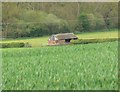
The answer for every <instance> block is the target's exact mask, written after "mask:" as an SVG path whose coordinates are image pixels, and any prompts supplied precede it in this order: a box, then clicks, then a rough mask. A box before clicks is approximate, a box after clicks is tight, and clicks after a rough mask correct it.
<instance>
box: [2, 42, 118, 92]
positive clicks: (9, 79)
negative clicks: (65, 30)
mask: <svg viewBox="0 0 120 92" xmlns="http://www.w3.org/2000/svg"><path fill="white" fill-rule="evenodd" d="M117 48H118V42H117V41H115V42H105V43H95V44H86V45H69V46H51V47H40V48H14V49H2V52H3V55H2V57H3V62H2V71H3V75H2V78H3V89H8V90H12V89H14V90H15V89H19V90H20V89H23V90H24V89H25V90H27V89H34V90H35V89H36V90H39V89H43V90H44V89H61V90H62V89H81V90H82V89H83V90H85V89H86V90H88V89H92V90H93V89H97V90H98V89H99V90H102V89H118V50H117Z"/></svg>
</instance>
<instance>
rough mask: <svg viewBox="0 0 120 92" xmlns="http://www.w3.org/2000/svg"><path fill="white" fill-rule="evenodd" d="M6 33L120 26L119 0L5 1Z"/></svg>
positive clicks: (21, 34)
mask: <svg viewBox="0 0 120 92" xmlns="http://www.w3.org/2000/svg"><path fill="white" fill-rule="evenodd" d="M2 16H3V17H2V18H3V20H2V21H3V29H2V32H3V36H4V37H9V38H18V37H38V36H44V35H51V34H54V33H60V32H74V33H79V32H86V31H87V32H88V31H90V32H91V31H96V30H102V29H106V30H110V29H114V28H117V27H118V3H113V2H112V3H110V2H109V3H105V2H101V3H98V2H96V3H85V2H79V3H76V2H75V3H73V2H71V3H65V2H61V3H60V2H59V3H58V2H54V3H53V2H44V3H42V2H41V3H38V2H34V3H33V2H32V3H30V2H29V3H28V2H27V3H25V2H14V3H10V2H4V3H3V4H2Z"/></svg>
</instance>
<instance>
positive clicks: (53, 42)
mask: <svg viewBox="0 0 120 92" xmlns="http://www.w3.org/2000/svg"><path fill="white" fill-rule="evenodd" d="M60 44H65V40H56V41H48V45H60Z"/></svg>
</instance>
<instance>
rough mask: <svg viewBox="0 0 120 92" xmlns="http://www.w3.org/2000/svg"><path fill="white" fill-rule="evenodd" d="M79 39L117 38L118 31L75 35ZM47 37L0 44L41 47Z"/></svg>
mask: <svg viewBox="0 0 120 92" xmlns="http://www.w3.org/2000/svg"><path fill="white" fill-rule="evenodd" d="M76 36H77V37H78V38H79V39H93V38H94V39H103V38H118V30H113V31H107V32H89V33H81V34H77V35H76ZM48 38H49V36H46V37H37V38H26V39H24V38H21V39H15V40H9V39H8V40H3V41H2V42H29V44H31V45H32V47H39V46H41V45H47V41H48Z"/></svg>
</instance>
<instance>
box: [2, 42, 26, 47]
mask: <svg viewBox="0 0 120 92" xmlns="http://www.w3.org/2000/svg"><path fill="white" fill-rule="evenodd" d="M0 46H1V47H2V48H20V47H24V46H25V43H23V42H12V43H0Z"/></svg>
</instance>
